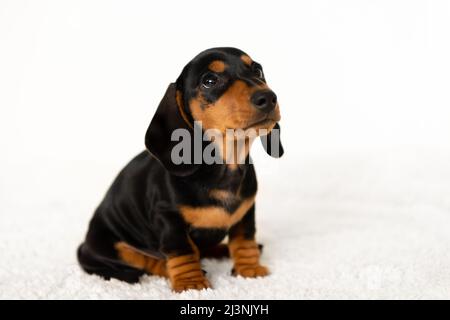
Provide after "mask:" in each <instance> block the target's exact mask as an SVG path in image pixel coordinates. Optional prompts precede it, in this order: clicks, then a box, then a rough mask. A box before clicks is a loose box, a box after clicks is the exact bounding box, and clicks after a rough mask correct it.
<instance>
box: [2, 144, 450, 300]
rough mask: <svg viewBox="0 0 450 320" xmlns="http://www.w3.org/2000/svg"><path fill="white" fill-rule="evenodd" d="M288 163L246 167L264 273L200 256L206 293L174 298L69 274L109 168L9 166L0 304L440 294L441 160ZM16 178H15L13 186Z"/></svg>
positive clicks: (448, 290)
mask: <svg viewBox="0 0 450 320" xmlns="http://www.w3.org/2000/svg"><path fill="white" fill-rule="evenodd" d="M287 150H289V149H287ZM298 159H300V160H298V162H297V163H296V164H295V165H294V164H293V162H292V159H290V160H289V152H287V153H286V158H284V159H281V160H273V159H266V160H261V161H260V162H259V163H257V164H256V166H257V172H258V177H259V185H260V191H259V194H258V200H257V201H258V202H257V220H258V240H259V241H260V242H262V243H264V245H265V248H264V253H263V256H262V261H263V263H264V264H266V265H267V266H269V267H270V269H271V271H272V275H270V276H269V277H267V278H264V279H251V280H246V279H242V278H234V277H231V276H230V274H229V273H230V269H231V263H230V262H229V261H212V260H207V261H204V269H206V270H207V272H208V277H209V278H210V279H211V283H212V285H213V286H214V289H213V290H207V291H203V292H197V291H193V292H185V293H182V294H174V293H172V292H171V290H170V288H169V284H168V282H167V281H166V280H164V279H162V278H157V277H148V276H144V277H143V278H142V281H141V283H140V284H137V285H129V284H126V283H123V282H119V281H115V280H113V281H109V282H108V281H104V280H101V279H100V278H98V277H96V276H89V275H86V274H84V273H83V272H82V271H81V270H80V269H79V267H78V265H77V263H76V259H75V250H76V247H77V245H78V244H79V243H80V241H81V240H82V238H83V236H84V233H85V231H86V227H87V223H88V220H89V219H90V217H91V215H92V211H93V209H94V208H95V206H96V205H97V203H98V202H99V200H100V198H101V195H100V194H101V192H103V191H104V189H105V188H106V186H107V184H108V181H110V179H111V178H112V177H113V173H114V172H115V171H114V169H112V168H111V167H108V166H106V167H104V166H101V165H97V166H96V165H95V164H92V163H88V164H87V163H75V164H72V165H71V166H70V167H55V166H54V165H53V166H52V167H51V168H50V167H46V162H45V161H42V163H36V162H35V166H28V167H25V166H17V167H15V168H14V167H11V170H10V171H9V172H6V173H5V177H8V181H10V182H11V181H16V182H17V184H18V185H19V184H21V183H23V188H22V191H23V192H24V193H25V194H26V195H27V201H24V200H22V198H21V196H20V193H19V192H16V193H15V194H16V195H17V196H16V197H14V196H12V195H11V197H9V198H8V199H6V198H5V199H3V200H4V201H2V202H1V203H0V210H1V215H0V252H1V254H0V261H1V263H0V298H58V299H59V298H68V299H80V298H81V299H91V298H100V299H104V298H113V299H115V298H118V299H179V298H180V299H181V298H192V299H213V298H214V299H252V298H261V299H269V298H273V299H291V298H294V299H297V298H306V299H312V298H450V272H449V271H448V270H449V266H450V232H449V230H450V195H449V190H450V189H449V185H450V165H449V164H450V154H448V153H443V152H439V151H436V150H435V151H428V150H418V151H414V150H410V151H389V150H388V151H383V152H371V153H363V152H359V153H354V152H353V153H351V152H347V153H346V152H341V153H339V154H316V155H313V154H299V157H298ZM86 168H90V170H86ZM18 172H21V173H22V175H21V177H23V178H20V177H19V178H18V179H14V178H13V175H15V174H17V173H18ZM27 173H30V174H31V175H30V176H28V178H25V177H26V176H27ZM64 173H66V174H69V173H70V174H69V176H70V177H72V180H71V181H66V178H65V174H64ZM103 173H104V174H103ZM76 176H78V178H77V179H75V178H74V177H76ZM102 176H105V177H104V178H101V177H102ZM21 179H22V180H21ZM27 179H28V180H27ZM24 181H29V182H28V183H24ZM30 181H31V182H30ZM30 183H31V184H32V186H33V188H36V189H33V188H32V187H29V184H30ZM12 187H14V188H16V189H17V190H18V189H19V188H18V187H17V186H12ZM3 190H6V189H3Z"/></svg>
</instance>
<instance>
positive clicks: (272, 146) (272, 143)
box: [261, 122, 284, 158]
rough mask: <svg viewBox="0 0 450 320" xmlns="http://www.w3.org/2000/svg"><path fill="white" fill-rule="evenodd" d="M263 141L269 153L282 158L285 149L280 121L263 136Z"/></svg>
mask: <svg viewBox="0 0 450 320" xmlns="http://www.w3.org/2000/svg"><path fill="white" fill-rule="evenodd" d="M261 143H262V145H263V147H264V150H266V152H267V154H268V155H270V156H272V157H274V158H281V156H282V155H283V154H284V149H283V146H282V145H281V140H280V125H279V124H278V122H277V123H276V124H275V126H274V127H273V129H272V130H271V131H270V132H269V133H268V134H267V135H264V136H261Z"/></svg>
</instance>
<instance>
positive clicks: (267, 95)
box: [250, 90, 277, 113]
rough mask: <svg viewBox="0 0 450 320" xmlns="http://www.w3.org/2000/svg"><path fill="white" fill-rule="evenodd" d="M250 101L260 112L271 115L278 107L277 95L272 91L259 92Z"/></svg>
mask: <svg viewBox="0 0 450 320" xmlns="http://www.w3.org/2000/svg"><path fill="white" fill-rule="evenodd" d="M250 101H251V102H252V104H253V106H255V108H257V109H258V110H260V111H262V112H264V113H269V112H271V111H272V110H273V109H275V106H276V105H277V95H276V94H275V92H273V91H272V90H259V91H256V92H255V93H254V94H253V95H252V97H251V98H250Z"/></svg>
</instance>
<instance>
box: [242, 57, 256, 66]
mask: <svg viewBox="0 0 450 320" xmlns="http://www.w3.org/2000/svg"><path fill="white" fill-rule="evenodd" d="M241 60H242V61H243V62H244V63H245V64H246V65H248V66H251V65H252V62H253V60H252V59H251V58H250V57H249V56H248V55H246V54H243V55H242V56H241Z"/></svg>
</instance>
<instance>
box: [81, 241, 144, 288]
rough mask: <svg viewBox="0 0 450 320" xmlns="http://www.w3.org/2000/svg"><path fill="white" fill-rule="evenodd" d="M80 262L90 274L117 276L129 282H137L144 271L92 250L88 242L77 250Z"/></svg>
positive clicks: (107, 278) (105, 277) (107, 277)
mask: <svg viewBox="0 0 450 320" xmlns="http://www.w3.org/2000/svg"><path fill="white" fill-rule="evenodd" d="M77 258H78V262H79V263H80V265H81V267H82V268H83V270H84V271H86V272H87V273H88V274H96V275H98V276H100V277H102V278H104V279H106V280H110V279H111V278H115V279H118V280H121V281H125V282H128V283H137V282H139V278H140V277H141V276H142V275H143V274H144V271H142V270H138V269H136V268H133V267H129V266H127V265H125V264H124V263H120V262H119V261H117V260H116V259H113V258H108V257H107V256H106V255H101V254H98V253H96V252H95V251H93V250H91V249H90V248H89V246H88V245H87V244H86V243H83V244H81V245H80V246H79V247H78V251H77Z"/></svg>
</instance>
